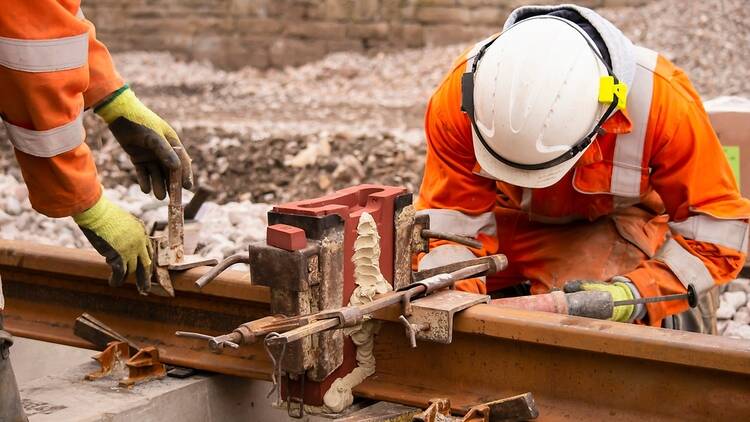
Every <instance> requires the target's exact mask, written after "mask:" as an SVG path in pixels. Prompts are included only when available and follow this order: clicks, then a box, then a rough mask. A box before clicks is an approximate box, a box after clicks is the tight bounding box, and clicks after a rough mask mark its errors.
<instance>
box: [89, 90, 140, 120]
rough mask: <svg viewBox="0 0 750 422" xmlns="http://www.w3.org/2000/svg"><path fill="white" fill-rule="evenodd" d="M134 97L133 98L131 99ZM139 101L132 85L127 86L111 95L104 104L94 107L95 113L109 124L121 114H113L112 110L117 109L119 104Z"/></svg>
mask: <svg viewBox="0 0 750 422" xmlns="http://www.w3.org/2000/svg"><path fill="white" fill-rule="evenodd" d="M129 97H132V98H129ZM130 99H137V98H136V96H135V93H134V92H133V91H132V90H131V89H130V85H128V84H125V85H123V86H121V87H120V88H119V89H118V90H117V91H115V92H113V93H112V94H110V95H109V96H108V97H107V98H105V99H104V100H103V101H102V102H100V103H99V104H97V105H96V106H95V107H94V113H96V114H98V115H99V116H100V117H101V118H102V119H104V121H105V122H107V124H110V123H112V121H114V120H115V119H116V118H117V117H119V114H117V115H116V113H113V112H111V110H114V109H117V108H118V107H117V104H121V103H123V102H125V101H126V100H130Z"/></svg>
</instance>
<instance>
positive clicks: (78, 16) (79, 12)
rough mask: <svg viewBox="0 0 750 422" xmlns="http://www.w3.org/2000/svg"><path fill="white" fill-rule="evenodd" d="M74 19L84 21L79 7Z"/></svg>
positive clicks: (84, 17)
mask: <svg viewBox="0 0 750 422" xmlns="http://www.w3.org/2000/svg"><path fill="white" fill-rule="evenodd" d="M76 17H77V18H78V19H86V16H84V14H83V10H81V8H80V7H79V8H78V11H77V12H76Z"/></svg>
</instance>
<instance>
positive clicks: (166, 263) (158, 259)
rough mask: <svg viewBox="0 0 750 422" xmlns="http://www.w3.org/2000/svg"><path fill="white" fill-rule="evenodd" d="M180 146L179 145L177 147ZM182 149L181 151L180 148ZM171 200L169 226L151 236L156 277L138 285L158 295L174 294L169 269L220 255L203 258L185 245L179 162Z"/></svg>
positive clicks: (171, 185)
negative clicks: (188, 252) (190, 253)
mask: <svg viewBox="0 0 750 422" xmlns="http://www.w3.org/2000/svg"><path fill="white" fill-rule="evenodd" d="M178 148H180V147H175V149H176V150H177V149H178ZM177 152H178V153H179V151H177ZM168 193H169V204H168V208H167V227H166V228H165V230H164V231H163V232H161V233H159V234H154V235H152V236H151V242H152V245H153V248H154V254H155V259H154V261H155V263H156V265H154V275H153V279H154V281H155V283H152V282H151V281H150V280H147V281H146V283H145V285H143V286H141V285H138V286H137V287H138V291H139V292H141V294H148V293H152V294H155V295H158V296H169V297H174V287H173V286H172V280H171V278H170V275H169V271H185V270H189V269H191V268H195V267H200V266H203V265H216V264H217V263H218V261H217V260H216V259H210V258H203V257H202V256H199V255H186V254H185V248H184V241H185V233H184V225H185V219H184V215H183V208H182V167H181V166H178V167H177V168H176V169H173V170H171V171H170V172H169V186H168Z"/></svg>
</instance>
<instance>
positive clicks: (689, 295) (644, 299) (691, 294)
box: [614, 284, 698, 308]
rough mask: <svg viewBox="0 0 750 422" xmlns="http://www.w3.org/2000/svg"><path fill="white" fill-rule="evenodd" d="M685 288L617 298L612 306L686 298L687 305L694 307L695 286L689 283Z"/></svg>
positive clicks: (695, 298) (696, 302)
mask: <svg viewBox="0 0 750 422" xmlns="http://www.w3.org/2000/svg"><path fill="white" fill-rule="evenodd" d="M687 290H688V291H687V293H678V294H673V295H665V296H656V297H642V298H640V299H629V300H618V301H616V302H614V306H628V305H641V304H646V303H656V302H667V301H670V300H687V301H688V305H690V307H691V308H695V307H696V306H697V305H698V297H697V295H696V293H695V287H693V285H692V284H689V285H688V288H687Z"/></svg>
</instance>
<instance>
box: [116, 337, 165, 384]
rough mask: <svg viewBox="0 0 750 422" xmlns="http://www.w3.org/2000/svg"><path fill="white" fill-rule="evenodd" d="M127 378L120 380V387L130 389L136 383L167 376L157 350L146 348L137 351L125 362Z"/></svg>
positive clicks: (151, 347) (150, 347)
mask: <svg viewBox="0 0 750 422" xmlns="http://www.w3.org/2000/svg"><path fill="white" fill-rule="evenodd" d="M125 366H127V367H128V376H127V378H125V379H122V380H120V386H121V387H127V388H131V387H132V386H134V385H135V384H137V383H141V382H145V381H149V380H152V379H161V378H164V377H165V376H167V368H166V367H165V366H164V364H163V363H161V362H160V361H159V350H158V349H157V348H156V347H153V346H148V347H144V348H143V349H141V350H139V351H138V353H136V354H135V356H133V357H131V358H130V359H128V360H127V361H126V362H125Z"/></svg>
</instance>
